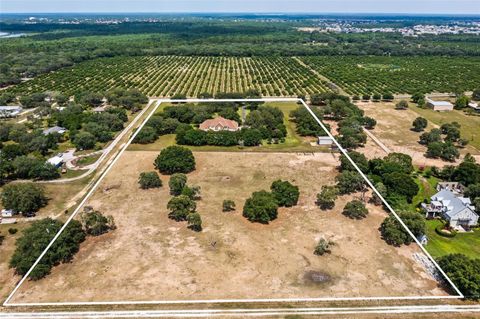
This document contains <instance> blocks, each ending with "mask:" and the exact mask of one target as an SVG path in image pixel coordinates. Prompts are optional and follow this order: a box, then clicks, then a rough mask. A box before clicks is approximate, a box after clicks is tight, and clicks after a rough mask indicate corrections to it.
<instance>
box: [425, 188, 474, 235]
mask: <svg viewBox="0 0 480 319" xmlns="http://www.w3.org/2000/svg"><path fill="white" fill-rule="evenodd" d="M422 208H423V209H424V210H425V213H426V217H427V218H435V217H437V216H440V217H442V218H444V219H445V220H446V221H448V222H449V223H450V226H451V227H453V228H458V227H464V228H468V227H471V226H475V225H476V224H477V223H478V215H477V214H476V213H475V208H474V207H473V206H472V203H471V201H470V199H469V198H465V197H457V196H456V195H455V194H454V193H453V192H452V191H450V190H449V189H443V190H441V191H439V192H438V193H436V194H435V195H433V196H432V197H431V202H430V204H426V203H422Z"/></svg>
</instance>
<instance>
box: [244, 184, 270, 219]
mask: <svg viewBox="0 0 480 319" xmlns="http://www.w3.org/2000/svg"><path fill="white" fill-rule="evenodd" d="M277 209H278V204H277V199H276V198H275V196H274V195H273V194H272V193H269V192H267V191H259V192H254V193H253V194H252V196H251V197H250V198H248V199H247V201H246V202H245V206H244V207H243V216H244V217H246V218H247V219H248V220H249V221H251V222H259V223H263V224H268V222H270V221H271V220H274V219H275V218H277Z"/></svg>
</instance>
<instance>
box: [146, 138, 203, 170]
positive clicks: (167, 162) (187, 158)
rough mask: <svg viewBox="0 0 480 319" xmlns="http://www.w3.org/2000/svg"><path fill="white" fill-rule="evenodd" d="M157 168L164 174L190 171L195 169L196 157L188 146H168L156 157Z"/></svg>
mask: <svg viewBox="0 0 480 319" xmlns="http://www.w3.org/2000/svg"><path fill="white" fill-rule="evenodd" d="M155 168H157V169H158V170H159V171H160V172H161V173H164V174H174V173H190V172H191V171H193V170H195V157H194V156H193V153H192V151H191V150H189V149H188V148H185V147H181V146H176V145H174V146H168V147H167V148H165V149H163V150H162V151H161V152H160V155H158V157H157V158H156V160H155Z"/></svg>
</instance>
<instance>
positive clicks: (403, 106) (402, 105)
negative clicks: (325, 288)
mask: <svg viewBox="0 0 480 319" xmlns="http://www.w3.org/2000/svg"><path fill="white" fill-rule="evenodd" d="M395 108H396V109H397V110H406V109H408V101H405V100H401V101H400V102H398V103H397V104H395Z"/></svg>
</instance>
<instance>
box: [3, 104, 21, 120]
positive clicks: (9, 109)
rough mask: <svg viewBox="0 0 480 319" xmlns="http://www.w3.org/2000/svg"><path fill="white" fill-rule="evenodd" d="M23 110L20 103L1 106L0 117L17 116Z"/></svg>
mask: <svg viewBox="0 0 480 319" xmlns="http://www.w3.org/2000/svg"><path fill="white" fill-rule="evenodd" d="M21 112H22V107H21V106H19V105H4V106H0V118H7V117H17V116H18V115H20V113H21Z"/></svg>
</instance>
